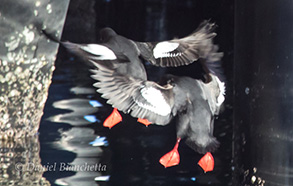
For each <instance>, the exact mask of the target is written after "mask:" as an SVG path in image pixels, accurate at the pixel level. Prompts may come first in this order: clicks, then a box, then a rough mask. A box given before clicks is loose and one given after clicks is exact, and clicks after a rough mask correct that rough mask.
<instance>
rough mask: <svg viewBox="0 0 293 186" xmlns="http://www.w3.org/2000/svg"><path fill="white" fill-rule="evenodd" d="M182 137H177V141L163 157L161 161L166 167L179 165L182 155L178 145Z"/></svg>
mask: <svg viewBox="0 0 293 186" xmlns="http://www.w3.org/2000/svg"><path fill="white" fill-rule="evenodd" d="M180 140H181V138H177V142H176V144H175V146H174V148H173V150H171V151H170V152H168V153H167V154H165V155H164V156H162V157H161V159H160V163H161V164H162V165H163V166H164V167H165V168H167V167H172V166H175V165H178V164H179V163H180V156H179V152H178V146H179V143H180Z"/></svg>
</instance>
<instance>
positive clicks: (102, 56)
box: [80, 44, 117, 60]
mask: <svg viewBox="0 0 293 186" xmlns="http://www.w3.org/2000/svg"><path fill="white" fill-rule="evenodd" d="M80 48H81V49H82V50H84V51H86V52H88V53H91V54H93V55H98V56H97V57H93V59H96V60H115V59H117V57H116V55H115V54H114V52H113V51H112V50H110V49H109V48H108V47H105V46H103V45H98V44H88V45H86V46H81V47H80Z"/></svg>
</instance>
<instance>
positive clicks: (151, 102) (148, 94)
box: [137, 87, 171, 116]
mask: <svg viewBox="0 0 293 186" xmlns="http://www.w3.org/2000/svg"><path fill="white" fill-rule="evenodd" d="M140 93H141V95H142V97H143V98H144V99H145V100H147V103H141V102H137V104H138V106H140V107H142V108H145V109H147V110H150V111H152V112H154V113H156V114H158V115H161V116H167V115H169V114H170V113H171V107H170V105H169V104H168V103H167V102H166V100H165V98H164V96H163V95H162V93H161V92H160V91H159V90H157V89H155V88H153V87H144V88H142V89H141V91H140Z"/></svg>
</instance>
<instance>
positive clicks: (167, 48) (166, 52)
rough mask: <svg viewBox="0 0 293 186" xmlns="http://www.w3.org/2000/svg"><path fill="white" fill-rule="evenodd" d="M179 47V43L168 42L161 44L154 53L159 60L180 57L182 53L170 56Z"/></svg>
mask: <svg viewBox="0 0 293 186" xmlns="http://www.w3.org/2000/svg"><path fill="white" fill-rule="evenodd" d="M178 46H179V43H171V42H168V41H163V42H160V43H158V44H157V45H156V46H155V48H154V51H153V54H154V57H155V58H156V59H158V58H162V57H176V56H180V55H181V53H176V54H170V52H172V51H174V50H175V49H176V48H178Z"/></svg>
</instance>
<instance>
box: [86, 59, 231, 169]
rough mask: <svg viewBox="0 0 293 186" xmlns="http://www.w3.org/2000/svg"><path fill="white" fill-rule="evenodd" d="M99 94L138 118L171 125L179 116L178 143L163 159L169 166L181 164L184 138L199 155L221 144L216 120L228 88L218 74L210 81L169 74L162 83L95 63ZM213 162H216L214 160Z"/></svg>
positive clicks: (164, 163) (94, 75)
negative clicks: (216, 134) (179, 148)
mask: <svg viewBox="0 0 293 186" xmlns="http://www.w3.org/2000/svg"><path fill="white" fill-rule="evenodd" d="M92 63H93V64H94V65H95V67H96V68H95V69H94V70H92V72H93V75H92V78H93V79H95V80H97V81H98V82H97V83H95V84H94V86H95V87H96V88H97V92H99V93H101V94H102V97H103V98H105V99H107V100H108V101H107V103H109V104H111V105H112V106H113V107H115V108H117V109H118V110H119V111H122V112H124V113H127V114H130V115H131V116H133V117H135V118H144V119H147V120H148V121H150V122H152V123H154V124H157V125H162V126H164V125H167V124H168V123H169V122H170V120H171V119H172V118H174V117H175V116H178V117H177V122H176V131H177V138H178V139H177V143H176V145H175V147H174V149H173V150H172V151H170V152H169V153H167V154H166V155H165V156H163V157H162V158H161V159H160V163H161V164H163V165H164V166H165V167H169V166H174V165H176V164H178V163H179V161H180V158H179V153H178V151H177V149H178V145H179V143H180V141H181V139H183V140H184V141H185V143H186V144H187V145H188V146H189V147H190V148H192V149H194V150H195V151H196V152H198V153H201V154H205V153H209V152H213V151H214V150H215V149H216V148H217V147H218V146H219V142H218V141H217V140H216V138H215V137H214V136H213V129H214V118H215V115H218V114H219V111H220V107H221V105H222V103H223V102H224V100H225V97H224V95H225V85H224V83H223V82H221V81H220V80H219V78H218V77H217V76H216V75H214V74H209V77H210V78H211V80H210V82H208V83H205V82H203V81H202V80H198V79H193V78H190V77H185V76H180V77H179V76H174V75H171V74H167V75H165V76H164V77H163V78H162V81H161V82H160V83H156V82H153V81H148V80H144V79H139V78H134V77H132V76H131V74H126V75H125V74H121V73H119V72H118V69H116V68H112V69H111V68H109V67H108V66H104V63H97V62H94V61H92ZM210 161H213V159H211V158H210Z"/></svg>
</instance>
